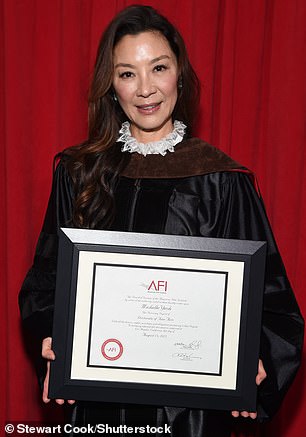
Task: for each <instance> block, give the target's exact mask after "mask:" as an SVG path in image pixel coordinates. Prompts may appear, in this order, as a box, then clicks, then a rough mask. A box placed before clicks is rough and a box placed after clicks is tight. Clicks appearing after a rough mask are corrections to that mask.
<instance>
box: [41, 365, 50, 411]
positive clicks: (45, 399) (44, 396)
mask: <svg viewBox="0 0 306 437" xmlns="http://www.w3.org/2000/svg"><path fill="white" fill-rule="evenodd" d="M49 373H50V362H49V361H48V362H47V373H46V377H45V380H44V387H43V394H42V400H43V402H44V403H45V404H47V403H48V402H50V399H49V398H48V389H49Z"/></svg>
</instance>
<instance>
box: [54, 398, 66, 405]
mask: <svg viewBox="0 0 306 437" xmlns="http://www.w3.org/2000/svg"><path fill="white" fill-rule="evenodd" d="M55 402H56V403H57V404H58V405H63V404H64V403H65V401H64V399H55Z"/></svg>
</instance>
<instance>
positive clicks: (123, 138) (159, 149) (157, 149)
mask: <svg viewBox="0 0 306 437" xmlns="http://www.w3.org/2000/svg"><path fill="white" fill-rule="evenodd" d="M173 125H174V129H173V131H172V132H170V134H168V135H167V136H166V137H165V138H162V139H161V140H159V141H153V142H151V143H146V144H144V143H139V142H138V141H137V140H136V138H134V137H132V135H131V131H130V123H129V122H128V121H125V122H124V123H122V126H121V129H120V131H119V134H121V135H120V136H119V138H118V140H117V142H123V143H124V144H123V146H122V148H121V150H122V152H130V153H133V152H137V153H139V154H140V155H144V156H146V155H158V154H160V155H163V156H164V155H166V153H167V152H168V151H169V152H174V146H175V145H176V144H178V143H180V142H181V141H182V139H183V137H184V134H185V130H186V126H185V125H184V123H182V122H181V121H178V120H175V122H174V123H173Z"/></svg>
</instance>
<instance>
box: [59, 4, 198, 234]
mask: <svg viewBox="0 0 306 437" xmlns="http://www.w3.org/2000/svg"><path fill="white" fill-rule="evenodd" d="M146 31H157V32H160V33H161V34H162V35H163V36H164V37H165V38H166V39H167V41H168V43H169V45H170V47H171V49H172V51H173V52H174V54H175V56H176V58H177V62H178V69H179V75H180V81H181V83H182V87H180V88H179V90H178V99H177V102H176V105H175V108H174V111H173V114H172V116H173V119H177V120H181V121H183V122H184V123H185V124H186V125H187V129H188V133H189V134H191V129H192V125H193V121H194V116H195V113H196V107H197V105H198V100H199V89H200V87H199V81H198V78H197V76H196V74H195V72H194V70H193V68H192V66H191V64H190V62H189V59H188V55H187V52H186V47H185V44H184V41H183V39H182V37H181V35H180V34H179V32H178V31H177V29H176V28H175V27H174V26H173V25H172V24H171V23H170V22H169V21H168V20H167V19H166V18H165V17H163V16H162V15H160V14H159V13H158V12H157V11H156V10H155V9H153V8H152V7H150V6H138V5H136V6H130V7H127V8H126V9H124V10H123V11H121V12H120V13H119V14H118V15H116V16H115V18H114V19H113V20H112V21H111V23H110V24H109V25H108V27H107V28H106V30H105V32H104V33H103V35H102V38H101V41H100V44H99V48H98V52H97V58H96V63H95V69H94V74H93V79H92V83H91V87H90V91H89V110H88V121H89V131H88V140H87V141H86V142H85V143H83V144H81V145H79V146H76V147H73V148H70V149H66V150H65V151H64V152H63V155H65V156H66V159H65V160H64V162H65V165H66V166H67V169H68V171H69V173H70V175H71V177H72V180H73V184H74V192H75V202H74V215H73V225H74V226H76V227H86V228H104V229H107V228H109V227H110V225H111V223H112V221H113V218H114V214H115V204H114V196H113V191H114V187H115V183H116V180H117V179H118V175H119V174H120V172H121V171H122V170H123V169H124V167H125V166H126V165H127V163H128V160H129V158H130V154H128V153H122V152H121V145H120V144H119V143H117V142H116V139H117V138H118V131H119V129H120V126H121V123H122V122H123V121H125V120H127V117H126V115H125V114H124V112H123V111H122V109H121V108H120V106H119V104H118V103H116V102H115V101H114V98H113V89H112V82H113V74H114V68H113V51H114V48H115V46H116V44H117V43H118V42H119V41H120V40H121V38H123V37H124V36H125V35H137V34H139V33H142V32H146Z"/></svg>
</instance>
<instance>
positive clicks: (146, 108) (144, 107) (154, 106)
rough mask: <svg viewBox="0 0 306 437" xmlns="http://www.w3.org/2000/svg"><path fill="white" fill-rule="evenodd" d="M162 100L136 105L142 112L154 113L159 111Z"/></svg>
mask: <svg viewBox="0 0 306 437" xmlns="http://www.w3.org/2000/svg"><path fill="white" fill-rule="evenodd" d="M161 103H162V102H158V103H150V104H146V105H136V108H137V109H138V111H139V112H141V113H142V114H152V113H153V112H155V111H158V109H159V108H160V105H161Z"/></svg>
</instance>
